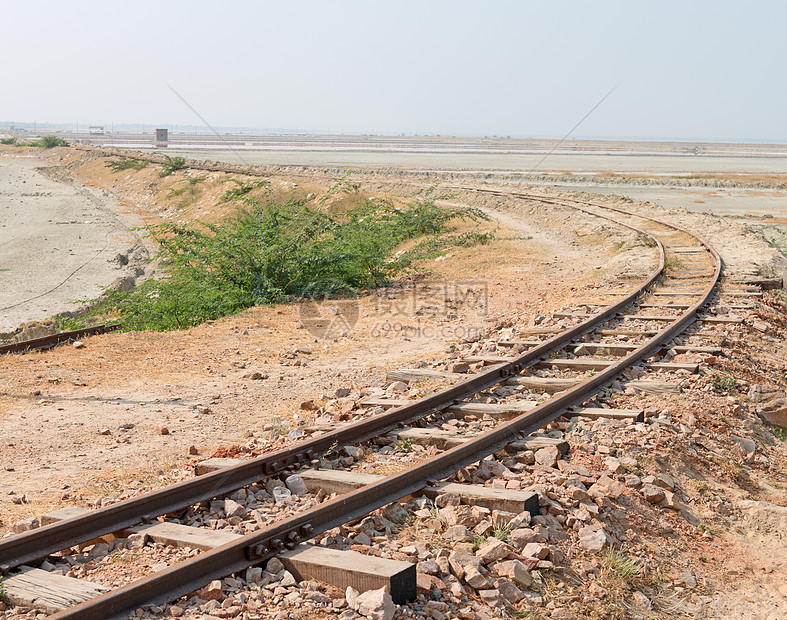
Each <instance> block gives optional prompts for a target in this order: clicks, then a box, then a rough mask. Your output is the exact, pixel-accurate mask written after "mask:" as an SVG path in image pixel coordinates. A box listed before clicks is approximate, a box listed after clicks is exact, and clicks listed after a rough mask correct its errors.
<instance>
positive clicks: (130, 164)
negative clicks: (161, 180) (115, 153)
mask: <svg viewBox="0 0 787 620" xmlns="http://www.w3.org/2000/svg"><path fill="white" fill-rule="evenodd" d="M149 163H150V160H149V159H139V158H137V157H121V158H120V159H114V160H109V161H107V162H105V165H106V167H107V168H109V169H110V170H112V172H122V171H123V170H142V169H143V168H145V167H146V166H147V165H148V164H149Z"/></svg>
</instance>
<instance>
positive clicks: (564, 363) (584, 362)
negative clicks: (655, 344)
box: [536, 358, 699, 373]
mask: <svg viewBox="0 0 787 620" xmlns="http://www.w3.org/2000/svg"><path fill="white" fill-rule="evenodd" d="M617 363H618V362H617V360H596V359H583V358H578V359H552V360H544V361H543V362H539V363H538V364H536V366H537V367H539V368H548V367H552V366H556V367H557V368H561V369H562V368H570V369H572V370H581V371H587V370H604V369H605V368H609V367H610V366H612V365H613V364H617ZM643 366H646V367H648V368H651V369H653V370H687V371H689V372H691V373H695V372H697V370H699V366H698V365H697V364H681V363H675V362H646V363H645V364H643Z"/></svg>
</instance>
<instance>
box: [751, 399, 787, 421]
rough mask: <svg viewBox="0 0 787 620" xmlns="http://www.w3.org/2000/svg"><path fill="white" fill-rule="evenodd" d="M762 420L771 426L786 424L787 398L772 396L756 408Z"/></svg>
mask: <svg viewBox="0 0 787 620" xmlns="http://www.w3.org/2000/svg"><path fill="white" fill-rule="evenodd" d="M757 414H758V415H759V416H760V417H761V418H762V420H763V421H764V422H767V423H768V424H771V425H773V426H787V398H773V399H771V400H769V401H768V402H766V403H763V405H762V406H761V407H760V408H758V409H757Z"/></svg>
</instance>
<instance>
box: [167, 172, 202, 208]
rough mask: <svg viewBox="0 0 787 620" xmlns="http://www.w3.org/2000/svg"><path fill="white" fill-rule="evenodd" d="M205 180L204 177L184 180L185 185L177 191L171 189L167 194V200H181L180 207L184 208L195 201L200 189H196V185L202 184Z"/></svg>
mask: <svg viewBox="0 0 787 620" xmlns="http://www.w3.org/2000/svg"><path fill="white" fill-rule="evenodd" d="M204 180H205V176H198V177H193V178H191V179H186V185H184V186H183V187H179V188H177V189H175V188H172V189H170V190H169V192H168V193H167V200H171V199H173V198H178V197H180V198H181V202H180V206H181V207H182V206H185V205H186V204H188V203H189V202H192V201H193V200H194V199H196V198H197V197H198V196H199V194H200V189H199V188H198V187H197V184H198V183H202V182H203V181H204Z"/></svg>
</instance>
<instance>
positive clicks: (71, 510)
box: [39, 506, 90, 525]
mask: <svg viewBox="0 0 787 620" xmlns="http://www.w3.org/2000/svg"><path fill="white" fill-rule="evenodd" d="M86 512H90V510H89V509H87V508H82V507H80V506H64V507H63V508H58V509H57V510H53V511H52V512H47V513H46V514H44V515H41V518H40V519H39V521H40V522H41V525H49V524H50V523H57V522H58V521H65V520H66V519H73V518H74V517H81V516H83V515H84V514H85V513H86Z"/></svg>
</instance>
